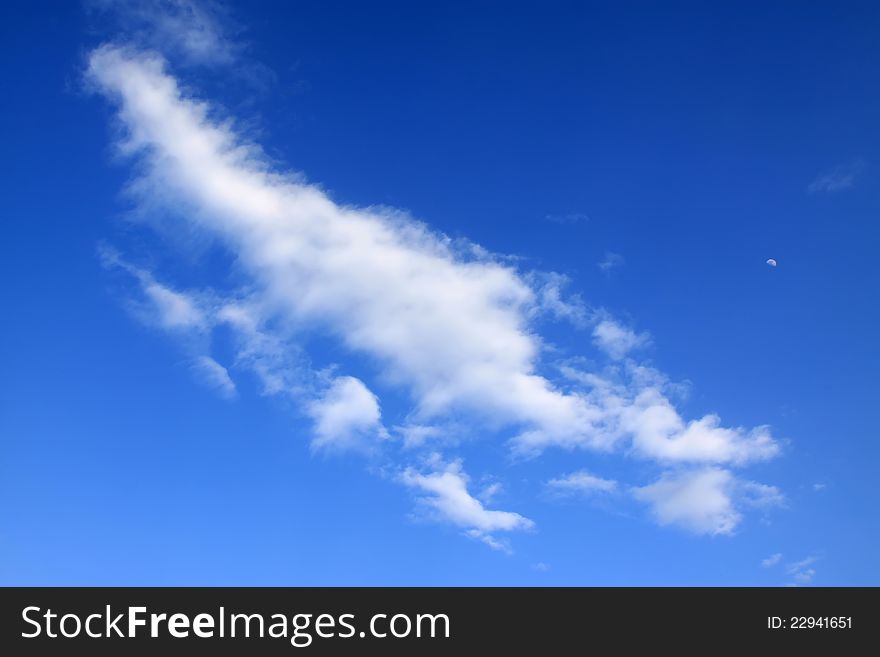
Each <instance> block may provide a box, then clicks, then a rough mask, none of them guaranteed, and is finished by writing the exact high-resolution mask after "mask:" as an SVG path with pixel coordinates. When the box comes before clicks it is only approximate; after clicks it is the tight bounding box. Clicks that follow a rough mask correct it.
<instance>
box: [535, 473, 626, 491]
mask: <svg viewBox="0 0 880 657" xmlns="http://www.w3.org/2000/svg"><path fill="white" fill-rule="evenodd" d="M547 487H548V488H549V489H550V490H552V491H554V492H556V493H561V494H573V493H611V492H613V491H615V490H617V482H616V481H614V480H613V479H602V478H601V477H597V476H595V475H592V474H590V473H589V472H587V471H586V470H578V471H577V472H572V473H571V474H568V475H565V476H564V477H558V478H556V479H551V480H550V481H548V482H547Z"/></svg>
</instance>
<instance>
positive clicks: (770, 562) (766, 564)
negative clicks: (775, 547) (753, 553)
mask: <svg viewBox="0 0 880 657" xmlns="http://www.w3.org/2000/svg"><path fill="white" fill-rule="evenodd" d="M780 561H782V552H777V553H776V554H771V555H770V556H769V557H767V558H766V559H761V568H772V567H773V566H775V565H777V564H778V563H779V562H780Z"/></svg>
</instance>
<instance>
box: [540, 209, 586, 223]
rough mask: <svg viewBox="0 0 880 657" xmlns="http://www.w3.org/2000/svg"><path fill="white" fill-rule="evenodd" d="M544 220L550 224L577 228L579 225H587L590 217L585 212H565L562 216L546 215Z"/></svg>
mask: <svg viewBox="0 0 880 657" xmlns="http://www.w3.org/2000/svg"><path fill="white" fill-rule="evenodd" d="M544 219H545V220H547V221H549V222H550V223H553V224H560V225H562V226H576V225H578V224H585V223H587V222H588V221H589V220H590V217H589V216H587V215H585V214H584V213H583V212H564V213H562V214H548V215H544Z"/></svg>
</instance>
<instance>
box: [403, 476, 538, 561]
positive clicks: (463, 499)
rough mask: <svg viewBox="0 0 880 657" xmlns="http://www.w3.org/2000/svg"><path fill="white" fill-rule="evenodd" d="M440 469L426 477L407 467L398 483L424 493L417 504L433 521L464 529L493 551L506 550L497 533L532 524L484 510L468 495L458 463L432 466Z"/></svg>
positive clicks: (515, 516) (513, 515)
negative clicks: (400, 481)
mask: <svg viewBox="0 0 880 657" xmlns="http://www.w3.org/2000/svg"><path fill="white" fill-rule="evenodd" d="M435 465H437V466H439V469H437V470H435V471H433V472H429V473H427V474H424V473H421V472H419V471H417V470H415V469H413V468H407V469H406V470H405V471H404V472H403V474H402V476H401V480H402V481H403V483H404V484H406V485H407V486H410V487H413V488H417V489H419V490H421V491H422V492H424V493H426V495H425V496H423V497H422V498H421V499H420V501H421V503H422V505H423V506H424V507H425V508H426V509H427V510H428V512H429V513H430V514H431V516H432V517H433V519H435V520H440V521H445V522H449V523H451V524H453V525H455V526H457V527H461V528H462V529H464V530H465V533H466V534H467V535H468V536H470V537H471V538H475V539H478V540H481V541H483V542H484V543H486V544H487V545H489V546H490V547H492V548H494V549H499V550H504V551H507V546H506V543H504V542H503V541H501V540H499V539H497V538H496V537H495V536H494V534H495V533H496V532H510V531H517V530H528V529H532V528H533V527H534V522H532V521H531V520H529V519H528V518H526V517H524V516H521V515H520V514H518V513H514V512H512V511H496V510H492V509H487V508H486V507H485V506H484V505H483V503H482V502H480V500H478V499H477V498H475V497H474V496H472V495H471V494H470V493H469V492H468V477H467V475H466V474H465V473H464V472H463V471H462V468H461V461H453V462H451V463H446V464H443V463H435Z"/></svg>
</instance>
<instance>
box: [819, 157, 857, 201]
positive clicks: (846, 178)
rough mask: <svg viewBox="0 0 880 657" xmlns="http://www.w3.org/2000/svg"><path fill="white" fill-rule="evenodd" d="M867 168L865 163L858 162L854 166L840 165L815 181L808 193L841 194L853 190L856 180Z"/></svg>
mask: <svg viewBox="0 0 880 657" xmlns="http://www.w3.org/2000/svg"><path fill="white" fill-rule="evenodd" d="M864 168H865V164H864V162H862V161H861V160H857V161H856V162H853V163H852V164H847V165H840V166H837V167H835V168H834V169H832V170H831V171H828V172H826V173H822V174H820V175H818V176H816V178H815V179H814V180H813V182H811V183H810V184H809V186H808V187H807V191H809V192H810V193H811V194H817V193H822V192H825V193H830V192H840V191H843V190H846V189H851V188H852V187H853V185H854V184H855V181H856V178H858V176H859V174H860V173H861V172H862V170H863V169H864Z"/></svg>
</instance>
